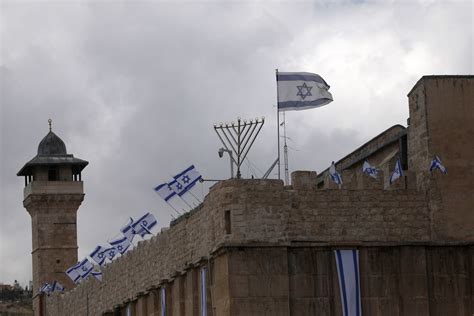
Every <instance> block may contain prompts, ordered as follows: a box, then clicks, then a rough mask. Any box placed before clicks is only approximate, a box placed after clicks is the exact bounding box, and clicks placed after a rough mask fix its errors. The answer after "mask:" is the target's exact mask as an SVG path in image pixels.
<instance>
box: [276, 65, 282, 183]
mask: <svg viewBox="0 0 474 316" xmlns="http://www.w3.org/2000/svg"><path fill="white" fill-rule="evenodd" d="M275 75H276V82H277V106H276V108H277V138H278V139H277V144H278V180H280V179H281V176H280V112H279V108H278V103H279V95H278V68H277V69H275Z"/></svg>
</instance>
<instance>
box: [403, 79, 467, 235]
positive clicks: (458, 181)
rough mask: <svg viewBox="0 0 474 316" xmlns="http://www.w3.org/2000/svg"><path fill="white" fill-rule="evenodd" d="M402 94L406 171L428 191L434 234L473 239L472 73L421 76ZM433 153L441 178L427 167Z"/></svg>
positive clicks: (420, 187) (420, 188)
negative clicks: (406, 101)
mask: <svg viewBox="0 0 474 316" xmlns="http://www.w3.org/2000/svg"><path fill="white" fill-rule="evenodd" d="M408 97H409V108H410V126H409V133H408V158H409V169H410V170H412V171H413V172H415V174H416V176H417V180H416V182H417V185H418V189H419V190H423V191H426V192H427V194H428V195H429V200H430V205H429V206H430V209H431V213H432V218H433V221H432V223H433V233H434V234H435V238H436V239H438V240H458V239H469V240H471V241H474V230H473V227H474V216H472V211H473V206H474V194H472V193H473V190H474V140H473V135H474V123H473V122H474V106H473V104H474V76H425V77H423V78H421V79H420V81H419V82H418V83H417V84H416V85H415V87H413V89H412V91H410V93H409V94H408ZM435 155H438V156H439V157H440V158H441V160H442V161H443V164H444V165H445V167H446V168H447V169H448V175H447V176H443V175H441V174H440V173H439V171H436V172H435V173H433V174H431V173H430V172H429V171H428V167H429V165H430V162H431V160H432V159H433V157H434V156H435Z"/></svg>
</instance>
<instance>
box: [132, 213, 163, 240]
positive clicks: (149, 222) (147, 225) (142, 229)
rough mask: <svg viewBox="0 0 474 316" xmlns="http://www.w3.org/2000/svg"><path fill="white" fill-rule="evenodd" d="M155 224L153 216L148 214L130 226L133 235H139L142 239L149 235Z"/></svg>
mask: <svg viewBox="0 0 474 316" xmlns="http://www.w3.org/2000/svg"><path fill="white" fill-rule="evenodd" d="M156 223H157V221H156V218H155V216H153V214H151V213H149V212H148V213H146V214H145V215H143V216H142V217H140V218H139V219H138V220H136V221H135V222H134V223H133V224H132V225H131V226H132V230H133V232H134V234H137V235H140V236H141V237H142V238H143V237H145V235H147V234H151V229H152V228H153V227H154V226H155V225H156Z"/></svg>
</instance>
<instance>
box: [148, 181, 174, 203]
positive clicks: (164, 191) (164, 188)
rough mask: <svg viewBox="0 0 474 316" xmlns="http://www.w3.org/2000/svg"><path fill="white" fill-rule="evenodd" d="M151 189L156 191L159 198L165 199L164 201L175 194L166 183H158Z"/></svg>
mask: <svg viewBox="0 0 474 316" xmlns="http://www.w3.org/2000/svg"><path fill="white" fill-rule="evenodd" d="M153 190H154V191H155V192H156V193H158V195H159V196H161V198H162V199H163V200H165V202H168V201H169V200H170V199H171V198H172V197H173V196H175V195H176V192H175V191H174V190H173V189H172V188H171V186H170V185H169V184H168V183H163V184H160V185H159V186H157V187H155V188H154V189H153Z"/></svg>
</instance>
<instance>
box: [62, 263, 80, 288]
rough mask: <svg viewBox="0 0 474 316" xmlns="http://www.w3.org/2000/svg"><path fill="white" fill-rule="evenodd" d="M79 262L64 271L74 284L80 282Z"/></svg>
mask: <svg viewBox="0 0 474 316" xmlns="http://www.w3.org/2000/svg"><path fill="white" fill-rule="evenodd" d="M79 265H80V262H78V263H76V264H75V265H73V266H72V267H70V268H69V269H67V270H66V274H67V276H68V277H69V278H70V279H71V280H72V281H73V282H74V283H75V284H77V283H79V281H80V280H81V273H80V272H79Z"/></svg>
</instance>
